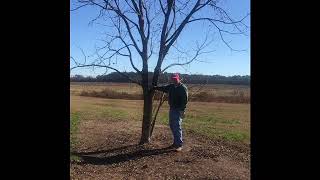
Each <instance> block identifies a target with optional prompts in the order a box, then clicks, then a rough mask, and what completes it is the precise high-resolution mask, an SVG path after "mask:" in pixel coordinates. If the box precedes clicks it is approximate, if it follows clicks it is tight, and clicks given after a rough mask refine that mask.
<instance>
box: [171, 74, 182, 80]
mask: <svg viewBox="0 0 320 180" xmlns="http://www.w3.org/2000/svg"><path fill="white" fill-rule="evenodd" d="M171 79H180V76H179V74H178V73H174V74H172V75H171Z"/></svg>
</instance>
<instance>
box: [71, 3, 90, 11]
mask: <svg viewBox="0 0 320 180" xmlns="http://www.w3.org/2000/svg"><path fill="white" fill-rule="evenodd" d="M88 5H89V4H83V5H81V6H78V7H76V8H74V9H71V10H70V11H76V10H78V9H80V8H82V7H85V6H88Z"/></svg>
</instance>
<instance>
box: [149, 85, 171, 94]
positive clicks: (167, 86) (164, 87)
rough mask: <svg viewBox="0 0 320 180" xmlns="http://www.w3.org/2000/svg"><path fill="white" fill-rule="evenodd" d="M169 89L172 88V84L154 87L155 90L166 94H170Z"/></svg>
mask: <svg viewBox="0 0 320 180" xmlns="http://www.w3.org/2000/svg"><path fill="white" fill-rule="evenodd" d="M169 88H170V84H169V85H166V86H154V87H153V89H154V90H158V91H162V92H165V93H168V92H169Z"/></svg>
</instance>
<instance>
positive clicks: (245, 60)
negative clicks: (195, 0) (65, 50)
mask: <svg viewBox="0 0 320 180" xmlns="http://www.w3.org/2000/svg"><path fill="white" fill-rule="evenodd" d="M222 6H223V7H225V9H226V10H227V12H228V13H229V14H230V15H231V16H232V17H234V18H235V19H239V18H241V17H243V16H245V15H246V14H247V13H250V0H242V1H239V0H224V1H223V4H222ZM73 7H74V6H73V4H72V3H71V8H73ZM98 12H99V11H98V9H97V8H92V7H84V8H81V9H79V10H77V11H72V12H70V55H71V56H72V57H74V58H76V59H79V60H81V61H82V60H83V55H82V52H81V50H80V48H82V49H83V50H84V52H85V54H86V55H87V56H90V55H92V54H93V53H94V52H95V46H99V45H101V41H100V40H99V39H103V38H104V35H103V34H104V33H105V32H108V31H109V32H110V29H108V27H105V26H101V25H97V24H93V25H89V24H88V23H89V21H90V20H92V19H94V18H95V17H96V16H97V14H98ZM203 13H208V12H203ZM245 22H246V24H247V25H248V26H250V16H249V17H247V19H246V21H245ZM210 32H211V36H210V38H213V40H214V41H213V42H212V44H211V45H210V46H208V47H207V49H205V50H206V51H214V52H212V53H210V54H205V55H202V56H201V57H199V58H200V59H199V60H201V61H206V63H204V62H203V63H201V62H195V61H194V62H193V63H191V64H190V66H185V67H184V68H181V67H179V66H176V67H172V68H170V69H168V70H167V72H180V73H186V74H208V75H214V74H219V75H224V76H232V75H250V29H249V30H248V31H247V34H248V36H242V35H240V36H238V35H237V36H231V35H225V36H224V37H225V39H226V40H228V41H229V40H231V42H230V45H231V46H232V47H233V48H235V49H242V50H245V51H241V52H235V51H231V50H230V49H229V48H228V47H227V46H226V45H225V44H223V43H222V41H221V40H220V38H219V36H218V33H217V31H210ZM203 34H205V31H204V28H203V27H202V26H201V24H197V23H196V24H194V25H192V26H189V27H187V28H186V29H185V30H184V31H183V32H182V34H181V36H180V37H179V39H178V41H179V42H181V43H179V45H180V47H183V48H185V50H188V52H190V54H189V55H190V56H192V55H193V53H192V51H189V50H191V49H192V48H194V47H195V46H194V45H195V41H196V40H198V41H200V42H201V40H203V38H204V36H202V35H203ZM170 52H171V51H169V55H168V58H167V59H166V60H165V61H164V65H163V67H165V66H166V65H168V64H171V63H172V62H173V59H172V58H171V57H175V56H174V55H175V52H174V50H172V52H171V54H170ZM134 57H136V58H135V61H134V62H135V65H136V66H137V67H138V68H139V69H141V63H140V59H138V56H134ZM88 59H90V57H88ZM155 63H156V56H155V57H152V58H151V59H150V71H152V70H153V67H154V65H155ZM73 65H74V64H73V62H71V66H73ZM114 67H115V68H117V69H119V70H120V71H124V70H125V71H133V69H132V68H131V65H130V63H129V61H128V60H127V59H121V58H119V59H118V60H117V64H116V65H114ZM104 72H105V71H104V69H97V68H95V69H94V70H93V69H92V68H79V69H74V70H72V71H71V75H74V74H82V75H90V76H96V75H101V74H103V73H104ZM108 72H112V70H109V71H108Z"/></svg>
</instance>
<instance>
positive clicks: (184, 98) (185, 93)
mask: <svg viewBox="0 0 320 180" xmlns="http://www.w3.org/2000/svg"><path fill="white" fill-rule="evenodd" d="M183 89H184V91H182V103H181V104H182V105H183V111H184V109H185V108H186V106H187V104H188V89H187V87H186V86H183Z"/></svg>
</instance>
